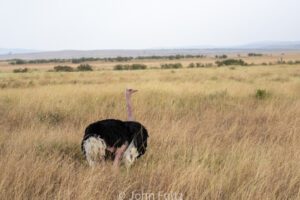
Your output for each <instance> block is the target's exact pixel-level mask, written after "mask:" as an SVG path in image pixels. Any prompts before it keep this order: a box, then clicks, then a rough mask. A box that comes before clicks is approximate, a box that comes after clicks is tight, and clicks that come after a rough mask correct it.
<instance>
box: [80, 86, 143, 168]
mask: <svg viewBox="0 0 300 200" xmlns="http://www.w3.org/2000/svg"><path fill="white" fill-rule="evenodd" d="M136 91H137V90H133V89H126V92H125V96H126V107H127V114H128V121H121V120H117V119H105V120H101V121H97V122H94V123H92V124H90V125H88V126H87V127H86V129H85V134H84V137H83V140H82V143H81V148H82V151H83V153H84V155H85V157H86V159H87V161H88V163H89V165H90V166H94V165H95V164H97V163H100V162H101V161H103V160H106V159H113V160H114V163H113V165H114V166H115V167H118V166H119V165H120V163H121V162H123V163H124V164H125V165H126V166H127V167H129V166H131V165H132V164H133V163H134V161H135V160H136V159H137V158H139V157H140V156H141V155H143V154H144V153H145V152H146V148H147V138H148V132H147V130H146V128H145V127H144V126H143V125H142V124H141V123H139V122H136V121H133V120H134V118H133V112H132V103H131V95H132V94H133V93H134V92H136Z"/></svg>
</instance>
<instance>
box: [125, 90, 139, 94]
mask: <svg viewBox="0 0 300 200" xmlns="http://www.w3.org/2000/svg"><path fill="white" fill-rule="evenodd" d="M137 91H138V90H134V89H126V92H129V93H130V94H132V93H135V92H137Z"/></svg>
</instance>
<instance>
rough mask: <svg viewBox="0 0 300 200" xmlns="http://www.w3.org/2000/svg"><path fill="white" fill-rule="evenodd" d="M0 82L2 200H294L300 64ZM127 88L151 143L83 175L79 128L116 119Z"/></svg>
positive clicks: (298, 173) (298, 175)
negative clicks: (128, 160) (127, 161)
mask: <svg viewBox="0 0 300 200" xmlns="http://www.w3.org/2000/svg"><path fill="white" fill-rule="evenodd" d="M0 85H1V87H0V88H1V89H0V115H1V118H0V169H1V170H0V199H105V200H106V199H117V198H118V194H119V193H120V192H125V195H126V198H125V199H129V198H130V197H131V193H132V192H134V193H135V194H147V193H152V194H156V195H157V194H161V193H176V192H177V193H182V195H183V199H192V200H194V199H195V200H197V199H300V167H299V166H300V66H299V65H276V66H255V67H235V68H230V67H220V68H215V67H212V68H197V69H178V70H140V71H112V70H104V71H94V72H72V73H55V72H31V73H24V74H14V73H4V72H2V73H0ZM126 87H133V88H136V89H138V90H139V92H138V93H136V94H135V95H134V97H133V104H134V109H135V110H134V113H135V117H136V119H137V120H138V121H140V122H142V123H143V124H144V125H145V126H146V127H147V129H148V131H149V134H150V138H149V148H148V150H147V152H146V154H145V155H144V156H143V157H141V159H139V160H138V161H137V162H136V164H135V165H134V166H133V167H132V168H131V169H130V170H128V171H127V170H126V169H125V168H124V167H121V169H120V172H119V173H118V174H115V173H113V172H112V169H111V165H112V163H107V164H104V165H103V166H99V167H96V168H90V167H88V166H87V163H86V162H85V160H84V159H83V156H82V154H81V151H80V142H81V139H82V136H83V131H84V128H85V126H87V125H88V124H89V123H91V122H94V121H97V120H100V119H105V118H118V119H124V120H125V119H126V109H125V102H124V89H125V88H126ZM258 89H262V90H265V91H266V94H265V95H264V96H262V97H261V98H258V97H257V96H256V92H257V90H258ZM136 197H138V196H136ZM156 197H157V196H156ZM144 199H146V197H145V196H144ZM155 199H158V198H155ZM161 199H162V197H161Z"/></svg>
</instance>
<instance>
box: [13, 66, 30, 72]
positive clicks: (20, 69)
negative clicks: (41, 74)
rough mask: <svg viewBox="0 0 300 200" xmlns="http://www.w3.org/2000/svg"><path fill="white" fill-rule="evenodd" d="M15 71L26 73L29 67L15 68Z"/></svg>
mask: <svg viewBox="0 0 300 200" xmlns="http://www.w3.org/2000/svg"><path fill="white" fill-rule="evenodd" d="M13 72H14V73H25V72H28V68H26V67H25V68H19V69H14V70H13Z"/></svg>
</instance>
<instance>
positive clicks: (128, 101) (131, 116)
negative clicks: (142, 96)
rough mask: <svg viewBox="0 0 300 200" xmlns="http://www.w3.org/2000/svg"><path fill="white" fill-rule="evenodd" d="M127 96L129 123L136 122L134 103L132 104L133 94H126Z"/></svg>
mask: <svg viewBox="0 0 300 200" xmlns="http://www.w3.org/2000/svg"><path fill="white" fill-rule="evenodd" d="M125 96H126V107H127V117H128V121H134V117H133V111H132V103H131V94H129V93H127V92H126V94H125Z"/></svg>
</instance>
